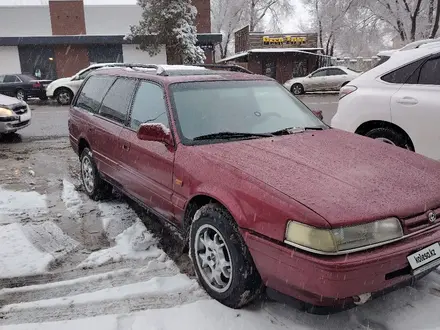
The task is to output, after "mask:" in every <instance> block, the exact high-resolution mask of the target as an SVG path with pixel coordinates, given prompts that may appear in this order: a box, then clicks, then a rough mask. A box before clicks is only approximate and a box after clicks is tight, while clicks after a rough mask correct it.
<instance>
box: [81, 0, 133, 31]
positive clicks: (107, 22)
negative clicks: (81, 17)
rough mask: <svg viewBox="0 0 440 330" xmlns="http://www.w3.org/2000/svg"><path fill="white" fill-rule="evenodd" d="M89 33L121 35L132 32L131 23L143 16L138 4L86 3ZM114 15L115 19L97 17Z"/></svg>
mask: <svg viewBox="0 0 440 330" xmlns="http://www.w3.org/2000/svg"><path fill="white" fill-rule="evenodd" d="M84 14H85V23H86V30H87V34H90V35H120V34H127V33H129V32H130V25H136V24H138V23H139V20H140V19H141V16H142V9H141V8H140V7H139V6H138V5H132V6H129V5H101V6H99V5H86V6H84ZM97 17H113V18H114V19H96V18H97Z"/></svg>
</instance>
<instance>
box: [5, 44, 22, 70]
mask: <svg viewBox="0 0 440 330" xmlns="http://www.w3.org/2000/svg"><path fill="white" fill-rule="evenodd" d="M0 73H2V74H5V73H21V67H20V57H19V55H18V47H17V46H0Z"/></svg>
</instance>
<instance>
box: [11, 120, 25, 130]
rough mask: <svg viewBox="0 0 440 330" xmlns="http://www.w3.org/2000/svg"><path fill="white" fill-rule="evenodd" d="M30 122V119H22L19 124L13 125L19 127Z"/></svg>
mask: <svg viewBox="0 0 440 330" xmlns="http://www.w3.org/2000/svg"><path fill="white" fill-rule="evenodd" d="M28 123H29V120H26V121H22V122H20V123H17V124H12V127H15V128H18V127H22V126H26V125H27V124H28Z"/></svg>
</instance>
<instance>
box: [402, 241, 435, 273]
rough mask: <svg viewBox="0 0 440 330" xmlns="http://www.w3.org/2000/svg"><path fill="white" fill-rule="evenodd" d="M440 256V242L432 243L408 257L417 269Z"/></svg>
mask: <svg viewBox="0 0 440 330" xmlns="http://www.w3.org/2000/svg"><path fill="white" fill-rule="evenodd" d="M439 258H440V244H439V243H435V244H432V245H430V246H428V247H426V248H424V249H423V250H420V251H419V252H416V253H413V254H411V255H409V256H408V257H407V259H408V262H409V264H410V265H411V268H412V269H417V268H419V267H422V266H423V265H426V264H428V263H430V262H432V261H434V260H437V259H439Z"/></svg>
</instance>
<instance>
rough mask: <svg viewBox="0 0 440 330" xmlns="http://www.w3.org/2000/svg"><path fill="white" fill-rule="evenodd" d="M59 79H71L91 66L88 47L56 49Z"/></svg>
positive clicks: (59, 47)
mask: <svg viewBox="0 0 440 330" xmlns="http://www.w3.org/2000/svg"><path fill="white" fill-rule="evenodd" d="M54 50H55V63H56V68H57V75H58V78H61V77H70V76H73V75H74V74H75V73H77V72H78V71H79V70H81V69H84V68H86V67H88V66H89V65H90V61H89V54H88V49H87V46H71V45H68V46H65V45H59V46H55V47H54Z"/></svg>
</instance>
